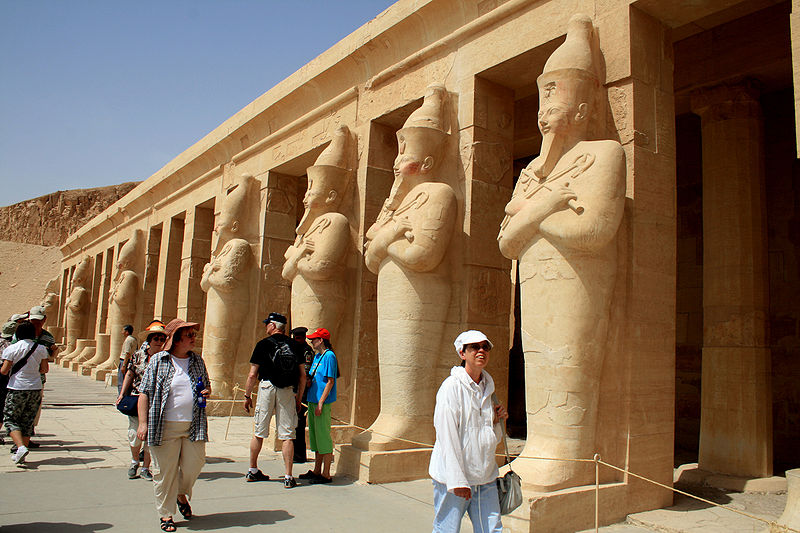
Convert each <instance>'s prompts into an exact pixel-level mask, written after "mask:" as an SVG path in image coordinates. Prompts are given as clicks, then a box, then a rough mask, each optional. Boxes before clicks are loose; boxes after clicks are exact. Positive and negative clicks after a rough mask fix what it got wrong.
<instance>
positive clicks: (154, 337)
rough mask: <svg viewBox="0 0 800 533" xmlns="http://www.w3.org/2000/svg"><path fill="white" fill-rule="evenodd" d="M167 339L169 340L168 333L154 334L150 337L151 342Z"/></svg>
mask: <svg viewBox="0 0 800 533" xmlns="http://www.w3.org/2000/svg"><path fill="white" fill-rule="evenodd" d="M165 340H167V336H166V335H153V336H152V337H150V342H164V341H165Z"/></svg>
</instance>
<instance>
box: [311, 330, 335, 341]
mask: <svg viewBox="0 0 800 533" xmlns="http://www.w3.org/2000/svg"><path fill="white" fill-rule="evenodd" d="M306 338H307V339H327V340H331V332H330V331H328V330H327V329H325V328H317V329H315V330H314V333H312V334H311V335H308V336H306Z"/></svg>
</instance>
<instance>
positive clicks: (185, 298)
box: [178, 206, 214, 351]
mask: <svg viewBox="0 0 800 533" xmlns="http://www.w3.org/2000/svg"><path fill="white" fill-rule="evenodd" d="M213 228H214V209H213V207H212V208H208V207H200V206H197V207H195V208H194V209H189V210H187V211H186V219H185V221H184V232H183V251H182V254H181V268H180V279H179V281H178V318H182V319H184V320H186V321H188V322H197V323H198V324H201V325H202V324H203V322H204V321H205V309H206V307H205V304H206V295H205V293H204V292H203V290H202V289H201V288H200V278H201V277H202V276H203V266H204V265H205V264H206V263H208V260H209V258H210V257H211V232H212V230H213ZM196 349H197V351H201V349H202V339H201V337H198V338H197V344H196Z"/></svg>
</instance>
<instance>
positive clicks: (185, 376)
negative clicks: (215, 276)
mask: <svg viewBox="0 0 800 533" xmlns="http://www.w3.org/2000/svg"><path fill="white" fill-rule="evenodd" d="M164 330H165V334H166V337H167V340H166V342H165V343H164V350H163V351H161V352H158V353H157V354H155V355H153V356H151V358H150V362H149V363H148V365H147V369H146V370H145V372H144V377H142V383H141V386H140V387H139V430H138V432H137V434H138V437H139V439H141V440H143V441H144V440H146V441H147V446H148V448H149V449H150V454H151V456H152V458H153V466H154V467H155V469H154V472H153V481H154V483H153V490H154V493H155V498H156V510H157V511H158V514H159V519H160V525H161V529H162V531H175V530H176V526H175V521H174V519H173V517H174V516H175V512H176V510H177V511H180V513H181V515H183V517H184V518H185V519H189V518H191V517H192V508H191V506H190V505H189V500H190V499H191V497H192V488H193V487H194V483H195V481H197V477H198V476H199V475H200V471H201V470H202V469H203V465H204V464H205V462H206V441H208V420H207V418H206V409H205V399H206V398H208V396H209V395H210V394H211V384H210V382H209V379H208V370H206V365H205V363H204V362H203V358H202V357H200V355H198V354H196V353H195V352H193V351H192V348H194V344H195V338H196V337H197V324H196V323H194V322H185V321H183V320H181V319H179V318H176V319H174V320H171V321H170V322H169V324H167V326H166V328H164ZM176 508H177V509H176Z"/></svg>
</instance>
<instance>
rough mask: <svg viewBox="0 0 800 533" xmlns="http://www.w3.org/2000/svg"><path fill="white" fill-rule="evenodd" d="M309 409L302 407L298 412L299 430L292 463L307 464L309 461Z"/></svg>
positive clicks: (295, 438) (296, 433)
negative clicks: (307, 448)
mask: <svg viewBox="0 0 800 533" xmlns="http://www.w3.org/2000/svg"><path fill="white" fill-rule="evenodd" d="M307 414H308V409H306V408H305V407H303V406H302V405H301V406H300V408H299V409H298V410H297V430H296V431H295V437H294V457H293V458H292V461H293V462H295V463H305V462H306V461H308V457H307V456H306V415H307Z"/></svg>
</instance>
